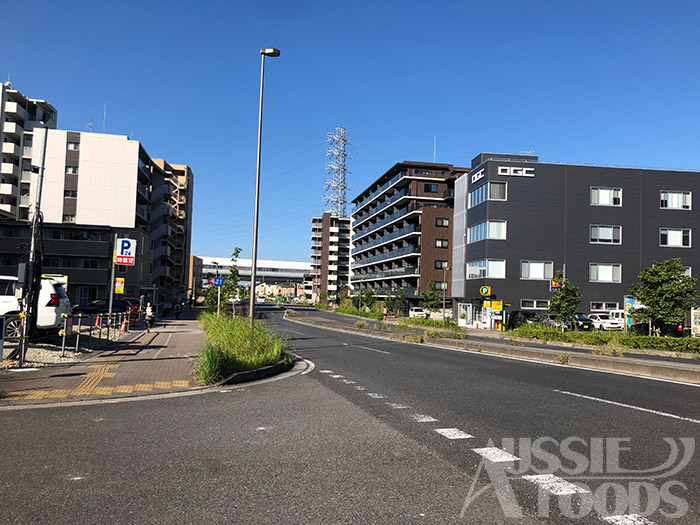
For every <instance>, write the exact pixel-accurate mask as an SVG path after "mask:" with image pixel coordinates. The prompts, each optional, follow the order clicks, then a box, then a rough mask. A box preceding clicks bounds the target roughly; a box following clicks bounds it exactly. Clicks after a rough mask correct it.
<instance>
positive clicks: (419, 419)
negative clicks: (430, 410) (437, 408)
mask: <svg viewBox="0 0 700 525" xmlns="http://www.w3.org/2000/svg"><path fill="white" fill-rule="evenodd" d="M411 417H412V418H413V419H414V420H415V422H416V423H434V422H435V421H437V419H435V418H434V417H431V416H426V415H425V414H413V415H412V416H411Z"/></svg>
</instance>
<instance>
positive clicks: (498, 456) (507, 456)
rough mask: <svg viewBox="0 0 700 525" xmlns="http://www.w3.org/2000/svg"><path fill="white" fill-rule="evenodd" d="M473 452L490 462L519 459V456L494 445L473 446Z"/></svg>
mask: <svg viewBox="0 0 700 525" xmlns="http://www.w3.org/2000/svg"><path fill="white" fill-rule="evenodd" d="M472 450H473V451H474V452H476V453H477V454H479V455H480V456H481V457H482V458H484V459H488V460H489V461H490V462H491V463H505V462H507V461H520V458H519V457H517V456H514V455H513V454H511V453H509V452H506V451H505V450H501V449H500V448H496V447H485V448H473V449H472Z"/></svg>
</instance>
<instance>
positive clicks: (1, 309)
mask: <svg viewBox="0 0 700 525" xmlns="http://www.w3.org/2000/svg"><path fill="white" fill-rule="evenodd" d="M16 288H17V277H14V276H10V275H0V315H4V316H5V339H8V340H11V339H17V338H18V337H19V336H20V335H21V333H22V324H21V322H20V318H19V314H20V312H21V311H22V309H21V307H20V303H19V299H18V298H17V297H16V296H15V290H16ZM70 312H71V305H70V299H69V298H68V295H67V294H66V291H65V290H64V289H63V285H62V284H61V283H59V282H58V281H55V280H53V279H42V280H41V287H40V289H39V297H38V299H37V315H36V328H37V330H45V331H51V330H58V329H59V328H60V327H61V326H63V318H62V317H61V315H62V314H70Z"/></svg>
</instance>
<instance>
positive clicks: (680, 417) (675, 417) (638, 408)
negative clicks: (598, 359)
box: [554, 389, 700, 425]
mask: <svg viewBox="0 0 700 525" xmlns="http://www.w3.org/2000/svg"><path fill="white" fill-rule="evenodd" d="M554 392H559V393H560V394H564V395H567V396H574V397H580V398H583V399H590V400H591V401H599V402H601V403H607V404H609V405H616V406H619V407H623V408H631V409H632V410H639V411H640V412H648V413H650V414H656V415H657V416H664V417H671V418H673V419H680V420H681V421H690V422H691V423H695V424H697V425H700V420H697V419H693V418H690V417H683V416H677V415H675V414H669V413H668V412H659V411H658V410H652V409H650V408H643V407H637V406H634V405H626V404H625V403H618V402H617V401H609V400H607V399H600V398H599V397H591V396H584V395H583V394H575V393H574V392H565V391H564V390H556V389H554Z"/></svg>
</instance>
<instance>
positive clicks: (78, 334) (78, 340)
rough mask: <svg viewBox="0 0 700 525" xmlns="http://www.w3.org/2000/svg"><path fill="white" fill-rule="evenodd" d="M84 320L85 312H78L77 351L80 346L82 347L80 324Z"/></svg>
mask: <svg viewBox="0 0 700 525" xmlns="http://www.w3.org/2000/svg"><path fill="white" fill-rule="evenodd" d="M82 320H83V314H78V331H77V332H76V334H77V335H76V336H75V351H76V352H77V351H78V348H79V347H80V325H81V321H82Z"/></svg>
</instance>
